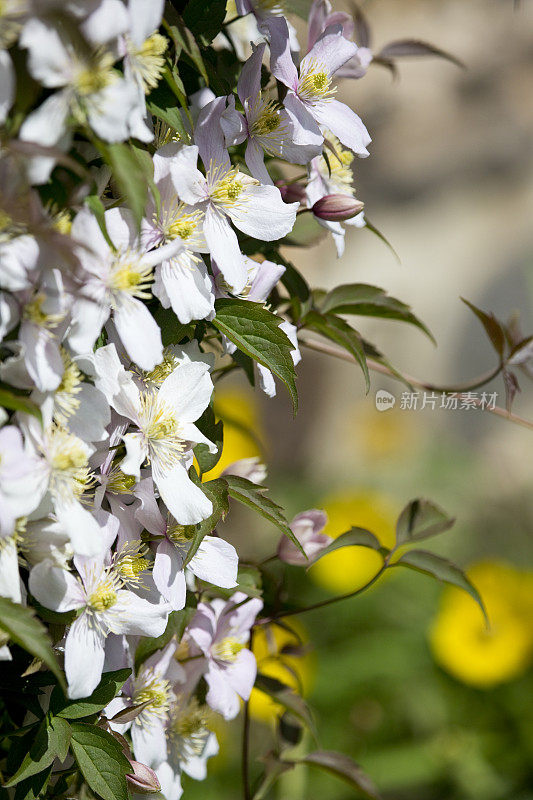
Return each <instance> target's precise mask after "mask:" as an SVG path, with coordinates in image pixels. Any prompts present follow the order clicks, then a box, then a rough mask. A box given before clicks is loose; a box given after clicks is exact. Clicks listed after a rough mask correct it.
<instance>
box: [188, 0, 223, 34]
mask: <svg viewBox="0 0 533 800" xmlns="http://www.w3.org/2000/svg"><path fill="white" fill-rule="evenodd" d="M225 16H226V2H225V0H189V2H188V3H187V5H186V6H185V10H184V12H183V21H184V22H185V24H186V25H187V26H188V27H189V28H190V30H191V31H192V33H193V35H194V36H196V38H197V39H199V40H200V42H201V43H202V44H204V45H209V44H211V42H212V41H213V39H214V38H215V36H216V35H217V33H220V31H221V30H222V23H223V22H224V17H225Z"/></svg>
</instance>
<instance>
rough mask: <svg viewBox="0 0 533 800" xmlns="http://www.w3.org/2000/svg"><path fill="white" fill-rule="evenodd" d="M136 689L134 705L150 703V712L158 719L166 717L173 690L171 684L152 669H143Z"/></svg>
mask: <svg viewBox="0 0 533 800" xmlns="http://www.w3.org/2000/svg"><path fill="white" fill-rule="evenodd" d="M135 683H136V689H135V692H134V694H133V698H132V700H133V703H134V705H141V704H142V703H149V704H150V705H149V706H148V708H149V710H150V712H151V713H152V714H155V715H156V716H158V717H164V716H165V715H166V713H167V711H168V710H169V709H170V699H171V696H172V688H171V686H170V683H169V682H168V681H167V680H165V679H164V678H161V677H160V676H159V675H157V674H156V673H154V671H153V670H152V669H150V668H145V667H142V668H141V671H140V673H139V675H138V677H137V680H136V681H135Z"/></svg>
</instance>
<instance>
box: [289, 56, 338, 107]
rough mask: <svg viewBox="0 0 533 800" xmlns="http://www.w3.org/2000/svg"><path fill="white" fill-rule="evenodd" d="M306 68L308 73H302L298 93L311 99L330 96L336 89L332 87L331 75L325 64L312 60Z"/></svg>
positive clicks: (303, 97)
mask: <svg viewBox="0 0 533 800" xmlns="http://www.w3.org/2000/svg"><path fill="white" fill-rule="evenodd" d="M306 69H307V71H306V73H305V74H304V75H300V80H299V81H298V95H299V96H300V97H301V98H302V99H303V100H310V101H313V100H326V99H328V98H330V97H331V96H332V95H333V94H334V93H335V91H336V89H335V88H331V76H330V74H329V73H328V72H327V71H326V69H325V68H324V67H323V65H322V64H319V63H318V62H316V61H312V62H311V63H310V64H309V65H307V67H306Z"/></svg>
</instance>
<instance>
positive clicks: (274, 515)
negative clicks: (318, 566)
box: [226, 475, 305, 555]
mask: <svg viewBox="0 0 533 800" xmlns="http://www.w3.org/2000/svg"><path fill="white" fill-rule="evenodd" d="M226 481H227V484H228V491H229V495H230V497H233V499H234V500H238V501H239V503H243V505H245V506H248V508H251V509H252V511H256V512H257V513H258V514H261V516H262V517H264V518H265V519H267V520H268V521H269V522H271V523H272V524H273V525H275V526H276V527H277V528H279V530H280V531H281V532H282V533H284V534H285V536H288V537H289V539H290V540H291V542H292V543H293V544H294V545H295V546H296V547H297V548H298V550H300V552H301V553H303V554H304V555H305V553H304V550H303V548H302V545H301V544H300V542H299V541H298V539H297V538H296V536H295V535H294V533H293V532H292V531H291V529H290V528H289V523H288V522H287V520H286V519H285V515H284V514H283V511H282V508H281V506H278V504H277V503H274V502H273V501H272V500H271V499H270V498H269V497H265V492H266V491H267V489H266V487H265V486H258V485H257V484H256V483H252V482H251V481H249V480H247V479H246V478H241V477H239V476H237V475H226Z"/></svg>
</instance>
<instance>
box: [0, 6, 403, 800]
mask: <svg viewBox="0 0 533 800" xmlns="http://www.w3.org/2000/svg"><path fill="white" fill-rule="evenodd" d="M169 5H170V12H171V13H169V14H168V17H167V15H166V12H165V17H164V18H163V10H164V9H163V6H164V4H163V1H162V0H144V1H143V0H128V2H122V0H94V1H93V2H84V0H68V1H67V2H61V3H59V2H54V0H47V2H42V1H41V0H34V1H32V0H6V1H5V2H2V3H0V47H1V48H2V49H1V50H0V86H1V89H0V124H2V126H3V127H2V139H1V144H0V311H1V320H0V330H1V337H2V340H1V351H0V381H1V388H0V399H2V403H3V406H4V408H3V410H2V411H1V414H2V417H1V420H0V424H1V425H2V427H1V428H0V537H1V538H0V597H2V598H7V599H8V600H10V601H12V604H15V605H17V607H20V608H24V607H25V606H27V607H29V608H32V609H33V610H34V612H36V613H37V614H38V615H39V616H40V617H41V619H43V620H44V621H45V622H49V623H50V624H51V625H52V624H53V626H54V630H53V634H52V636H53V644H54V649H55V654H56V656H57V655H58V656H59V657H60V659H62V662H63V664H64V673H65V676H66V684H67V690H68V698H69V701H76V700H78V699H80V698H88V697H90V696H91V695H93V693H94V692H95V690H96V689H97V687H98V686H99V685H100V684H101V681H102V680H103V679H102V675H103V674H104V678H105V675H106V674H107V673H115V672H116V671H117V670H124V669H126V670H129V672H128V674H129V677H128V678H127V680H125V682H124V680H123V681H122V683H121V684H120V686H119V687H118V689H117V691H118V694H116V695H115V696H113V698H112V699H108V700H106V701H105V703H103V704H102V705H101V707H100V711H101V714H100V718H99V726H100V727H99V728H98V730H99V731H104V732H105V735H106V736H108V738H110V739H112V740H113V741H115V742H121V743H122V744H121V747H123V748H124V752H126V753H127V754H128V758H129V759H130V765H131V770H130V772H129V773H128V776H129V777H128V780H130V784H131V786H132V787H134V789H135V790H138V791H140V790H142V791H149V790H154V789H157V788H158V787H161V791H162V793H163V794H164V796H165V797H166V798H167V800H177V798H178V797H179V796H180V795H181V783H180V776H181V774H182V772H184V773H186V774H188V775H190V776H192V777H193V778H196V779H202V778H203V777H204V776H205V774H206V761H207V759H208V758H209V757H210V756H212V755H213V754H215V753H216V752H217V747H218V745H217V741H216V737H215V734H214V733H213V724H212V721H213V718H214V715H216V714H218V715H221V716H222V717H223V718H224V719H226V720H229V719H232V718H234V717H235V716H236V715H237V714H238V712H239V709H240V704H241V703H240V698H242V699H243V700H245V701H246V700H248V698H249V696H250V693H251V690H252V687H253V685H254V681H255V678H256V663H255V658H254V655H253V653H252V651H251V650H250V649H249V648H248V643H249V639H250V631H251V629H252V628H253V626H254V625H255V624H256V623H257V617H258V615H259V614H260V612H261V610H262V607H263V601H262V599H260V598H261V592H260V587H258V585H254V586H253V587H250V584H249V583H245V582H243V581H242V580H241V578H242V576H241V573H240V572H239V559H238V555H237V552H236V550H235V548H234V546H233V545H232V544H231V543H229V542H228V541H226V540H225V539H224V538H222V536H221V535H220V534H219V531H218V530H217V525H218V523H219V522H220V521H221V520H223V519H224V517H225V515H226V513H227V511H228V503H229V498H232V499H233V500H234V501H241V502H245V504H247V505H248V506H250V505H251V506H252V507H254V508H255V509H256V510H257V509H259V510H260V511H261V513H263V516H266V517H267V518H268V519H270V520H271V521H272V522H273V524H275V525H277V527H278V528H280V529H281V530H282V531H283V532H284V534H285V535H286V536H288V537H289V539H290V541H289V539H286V540H284V541H283V543H282V544H280V546H279V549H278V555H279V558H280V559H281V560H282V561H285V562H287V563H289V564H293V565H305V564H306V563H307V561H308V559H313V558H315V557H316V556H317V554H319V553H320V552H321V550H323V549H325V548H326V547H328V546H330V545H331V543H332V539H330V537H329V536H325V535H324V534H322V532H321V531H322V529H323V528H324V525H325V522H326V520H325V517H324V515H323V514H322V513H321V512H318V511H313V512H306V513H304V514H301V515H299V516H298V517H297V518H296V519H295V520H294V522H293V524H292V526H290V527H289V525H288V524H287V523H286V521H285V520H284V518H283V515H282V514H281V512H280V510H279V508H278V507H277V506H276V504H274V503H273V502H272V501H270V500H269V499H268V498H266V497H265V494H264V487H263V486H261V485H260V482H261V481H262V479H263V478H264V474H265V470H264V467H263V466H262V465H260V464H258V463H257V462H256V461H252V462H250V461H246V462H243V463H237V464H234V465H232V466H230V467H228V468H227V470H226V473H225V474H224V475H223V476H222V477H221V478H219V479H217V480H215V481H206V480H205V479H204V473H206V472H208V471H209V469H211V468H212V467H213V466H214V465H215V464H216V463H217V460H218V459H219V458H220V455H221V448H222V436H221V435H220V430H219V424H218V423H216V421H215V417H214V412H213V394H214V389H215V385H216V381H217V380H218V379H219V378H221V377H222V376H223V375H225V374H226V373H227V372H228V371H230V370H233V369H237V368H239V367H244V371H245V373H246V374H247V375H248V377H249V378H250V380H251V381H252V382H253V381H254V380H256V376H258V380H259V382H260V385H261V387H262V388H263V390H264V391H265V392H266V393H267V394H268V395H270V396H272V395H274V394H275V392H276V382H275V379H276V378H278V379H280V380H281V381H283V382H284V383H285V384H286V385H287V386H288V387H289V389H290V391H291V393H292V394H293V398H294V396H295V389H294V367H295V365H296V364H297V363H298V361H299V360H300V351H299V346H298V337H297V332H298V329H301V328H303V327H304V326H305V325H304V323H305V319H307V320H308V324H309V327H310V328H313V327H315V329H317V330H318V331H319V332H320V333H322V334H324V333H325V334H326V336H327V335H328V331H331V330H333V329H334V328H335V326H336V325H337V326H338V325H339V324H341V322H342V320H340V318H338V317H337V316H335V315H334V314H333V313H326V312H324V314H322V313H319V312H318V311H317V310H316V309H313V308H312V306H311V301H310V300H309V298H310V297H311V295H310V293H309V292H308V288H307V286H306V284H305V281H304V280H303V278H302V277H301V276H299V273H297V271H296V270H295V268H294V267H293V266H292V265H291V264H289V263H288V262H286V261H285V260H284V259H283V257H282V255H281V254H280V253H279V247H278V245H279V242H280V241H281V240H284V239H285V240H287V237H289V236H290V234H291V232H292V231H293V229H294V227H295V224H296V221H297V216H298V215H300V214H302V213H303V212H308V213H309V214H312V215H313V216H314V217H315V219H316V220H317V221H318V222H319V223H320V224H321V225H323V226H325V227H326V228H327V229H328V230H329V231H330V232H331V234H332V235H333V237H334V240H335V243H336V246H337V250H338V252H339V254H341V253H342V249H343V241H344V233H345V231H344V225H345V224H348V225H350V224H352V225H355V226H359V227H362V226H364V225H365V218H364V216H363V212H362V209H363V204H362V203H360V202H359V201H358V200H357V199H356V197H355V190H354V187H353V173H352V162H353V160H354V158H355V157H365V156H367V155H368V149H367V148H368V146H369V144H370V137H369V135H368V132H367V130H366V128H365V126H364V124H363V122H362V121H361V119H360V118H359V117H358V116H357V115H356V114H355V113H354V112H353V111H352V110H351V109H350V108H349V107H348V106H347V105H345V104H344V103H342V102H340V101H339V100H337V99H336V97H335V92H336V80H337V78H339V77H344V78H348V79H352V78H360V77H362V76H363V75H364V73H365V71H366V68H367V67H368V65H369V63H370V61H371V58H372V56H371V53H370V51H369V50H368V48H365V47H361V48H359V47H358V46H357V45H356V44H355V43H354V41H352V34H353V30H354V25H353V21H352V20H351V19H350V17H349V16H348V15H346V14H338V13H333V12H332V10H331V8H330V4H329V2H328V0H314V2H313V3H312V5H311V8H310V13H309V20H308V22H309V26H308V27H309V37H308V42H307V48H306V49H303V48H302V49H300V47H299V45H298V42H297V39H296V36H295V31H294V29H293V28H292V26H291V25H290V24H289V23H288V21H287V19H286V17H285V16H284V14H283V13H282V12H281V11H280V9H279V8H278V6H277V4H272V3H266V2H260V1H259V0H257V2H256V1H255V0H254V2H238V3H237V4H236V8H235V9H234V11H231V10H230V12H229V17H230V18H231V16H232V14H233V16H234V17H235V13H236V14H237V17H238V19H237V22H245V23H246V28H245V31H244V33H243V29H242V28H239V29H237V26H236V25H235V24H233V23H234V21H235V20H232V21H231V20H230V23H231V24H227V25H225V26H223V24H222V23H223V20H224V13H225V4H224V3H220V4H219V5H220V6H221V9H222V16H221V17H220V25H219V27H218V30H213V31H212V34H213V36H211V39H213V38H214V35H215V34H217V36H216V39H215V42H214V44H213V46H211V45H210V41H211V40H210V39H209V37H208V35H207V34H205V33H202V30H201V28H202V25H201V24H199V23H198V9H199V8H200V7H201V3H196V4H195V3H192V4H191V3H189V5H188V6H187V8H189V7H190V6H191V5H192V6H193V9H192V11H190V12H189V13H188V15H187V13H185V16H184V20H185V24H186V25H189V26H190V28H191V30H188V28H186V27H185V24H184V20H183V19H181V17H180V16H179V14H178V13H177V12H176V11H175V9H174V8H173V7H172V4H169ZM212 5H213V6H214V5H215V4H212ZM230 5H231V4H230ZM195 7H196V12H195ZM186 11H187V10H186ZM215 11H216V13H219V12H220V9H218V10H217V9H215ZM195 13H196V16H195ZM216 13H215V12H214V15H215V17H216ZM191 31H192V32H191ZM239 31H240V33H239ZM206 36H207V39H206ZM250 36H251V37H252V39H253V41H252V43H251V49H250V47H249V42H250V40H249V37H250ZM195 37H196V39H198V41H199V42H200V44H201V48H200V47H199V46H198V44H197V43H196V42H195ZM191 42H194V44H191ZM228 47H230V48H231V49H230V50H229V51H228V50H226V49H225V48H228ZM228 52H229V53H230V54H231V53H233V54H234V55H233V56H231V55H230V59H231V58H234V61H235V62H236V63H234V64H233V71H232V72H228V76H227V78H226V77H224V75H222V74H220V72H219V71H218V69H217V66H216V65H217V64H218V63H220V64H224V63H227V55H228ZM235 54H240V55H241V56H242V58H241V60H242V62H243V63H239V62H238V61H237V55H235ZM224 58H226V61H224ZM217 59H219V61H217ZM231 75H234V76H235V82H234V84H233V83H232V81H231ZM208 84H209V86H208ZM287 164H288V165H299V167H297V168H298V169H299V171H300V172H301V171H302V168H303V169H304V170H305V175H304V176H300V177H299V178H297V179H296V180H293V179H291V178H289V177H288V175H289V174H291V173H290V170H289V172H288V173H285V172H284V170H285V168H286V165H287ZM280 281H282V282H283V287H282V286H281V285H280V283H279V282H280ZM370 288H372V287H370ZM394 302H397V301H394ZM306 303H307V305H306ZM405 308H406V307H405ZM367 313H368V312H367ZM306 314H307V315H308V316H307V317H305V315H306ZM313 315H314V316H313ZM396 318H398V317H396ZM317 319H318V320H319V322H320V325H321V326H322V327H321V328H320V325H319V323H318V322H317ZM313 321H314V322H313ZM342 324H343V325H344V326H346V328H345V329H343V331H344V334H345V335H347V334H346V329H349V330H350V331H351V330H352V329H351V328H350V327H349V326H348V324H347V323H346V322H343V323H342ZM350 336H351V337H352V338H350ZM330 338H332V337H331V336H330ZM333 338H335V337H333ZM346 341H347V342H348V343H349V347H348V349H349V350H350V352H354V351H357V352H359V351H358V347H359V346H356V345H357V341H358V334H357V332H356V331H355V330H353V333H352V334H350V335H349V336H348V338H347V339H346ZM361 352H362V345H361ZM363 366H364V367H365V369H366V366H365V365H364V364H363ZM10 639H11V640H12V641H11V640H10ZM20 644H21V642H20V641H19V639H17V636H16V634H15V633H13V634H12V636H11V637H10V636H9V635H8V636H6V637H4V638H3V639H2V642H1V648H0V657H1V658H2V659H4V660H10V659H11V658H13V659H15V660H16V658H15V656H16V650H13V646H14V645H19V646H20ZM22 644H23V646H24V643H22ZM34 655H37V656H38V658H40V659H41V660H40V662H38V665H37V667H36V668H37V669H39V667H40V666H41V665H42V664H43V656H42V652H41V651H39V653H34ZM45 663H46V662H45ZM48 674H50V673H48ZM50 685H51V684H50ZM97 694H98V693H97ZM95 696H96V695H95ZM42 702H43V703H45V701H44V700H42ZM52 705H53V704H51V706H50V708H51V709H52V711H53V708H52ZM45 710H47V709H46V708H45ZM63 716H64V717H66V718H67V719H68V718H69V717H68V713H67V712H65V713H64V715H63ZM80 716H81V717H83V714H81V713H78V717H80ZM87 716H90V714H88V715H87ZM74 718H76V717H74ZM90 722H91V721H90V720H89V721H88V722H87V723H86V724H90ZM28 724H29V723H28ZM78 724H80V723H78ZM72 730H73V731H74V732H73V733H71V735H72V737H73V739H72V741H73V742H76V744H75V745H74V744H73V753H74V755H75V757H76V760H77V763H78V765H79V767H80V769H81V771H82V773H83V777H84V779H85V781H86V782H87V783H88V785H89V786H90V788H91V789H92V790H93V791H94V792H96V793H97V794H98V793H99V791H100V789H99V788H98V787H99V786H100V787H101V784H98V782H97V781H96V779H95V778H94V777H92V776H91V774H90V773H88V772H86V771H85V766H84V764H85V762H83V760H82V759H81V758H80V757H79V750H78V749H77V748H79V747H81V745H80V742H79V739H78V740H76V731H75V726H74V725H73V726H72ZM102 735H104V734H103V733H102ZM108 746H111V745H109V744H108ZM50 763H51V762H50ZM54 785H55V784H54ZM53 796H56V795H55V794H54V795H53ZM104 796H108V795H106V794H104Z"/></svg>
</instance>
